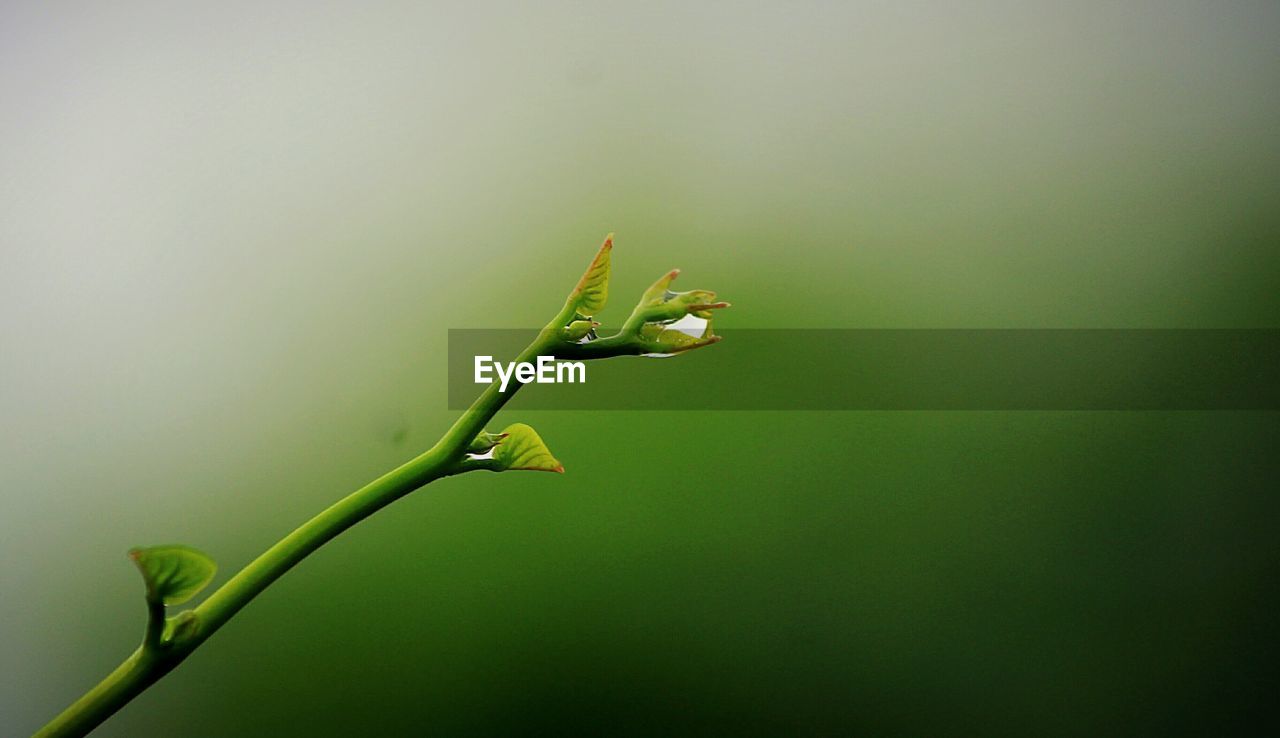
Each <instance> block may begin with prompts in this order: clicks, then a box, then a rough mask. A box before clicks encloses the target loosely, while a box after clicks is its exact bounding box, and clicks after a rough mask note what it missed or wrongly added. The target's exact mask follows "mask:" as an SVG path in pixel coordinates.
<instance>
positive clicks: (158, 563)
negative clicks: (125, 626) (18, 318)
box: [129, 544, 218, 605]
mask: <svg viewBox="0 0 1280 738" xmlns="http://www.w3.org/2000/svg"><path fill="white" fill-rule="evenodd" d="M129 558H130V559H132V560H133V563H134V565H135V566H137V567H138V571H140V572H142V579H143V580H144V581H145V582H146V584H147V599H148V600H151V601H156V600H159V601H161V602H163V603H164V604H166V605H181V604H182V603H184V602H186V601H187V600H189V599H191V598H192V597H194V596H195V595H196V594H197V593H199V592H200V590H202V589H204V588H205V586H207V585H208V584H209V582H210V581H211V580H212V579H213V575H214V574H216V573H217V571H218V565H217V564H215V563H214V561H213V559H211V558H209V556H208V555H207V554H205V553H204V552H202V551H198V550H196V549H194V548H191V547H190V546H182V545H177V544H174V545H168V546H147V547H142V548H134V549H130V550H129Z"/></svg>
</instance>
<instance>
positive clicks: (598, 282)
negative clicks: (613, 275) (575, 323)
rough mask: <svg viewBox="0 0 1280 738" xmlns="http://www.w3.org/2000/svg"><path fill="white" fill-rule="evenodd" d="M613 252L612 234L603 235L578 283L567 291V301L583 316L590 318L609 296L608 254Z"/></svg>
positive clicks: (602, 306)
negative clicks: (598, 248)
mask: <svg viewBox="0 0 1280 738" xmlns="http://www.w3.org/2000/svg"><path fill="white" fill-rule="evenodd" d="M612 252H613V234H612V233H610V234H609V235H608V236H606V237H605V239H604V243H603V244H602V245H601V246H600V250H599V251H597V252H596V258H594V259H592V260H591V265H590V266H588V267H587V271H586V272H585V273H583V275H582V279H580V280H578V285H577V286H576V287H574V288H573V292H571V293H569V300H568V303H569V304H570V305H572V306H573V309H574V311H575V312H576V313H577V314H578V315H579V316H580V317H583V318H590V317H591V316H593V315H595V314H596V313H599V312H600V310H601V309H602V308H604V303H605V301H606V300H607V299H608V297H609V255H610V254H611V253H612Z"/></svg>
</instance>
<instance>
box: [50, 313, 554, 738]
mask: <svg viewBox="0 0 1280 738" xmlns="http://www.w3.org/2000/svg"><path fill="white" fill-rule="evenodd" d="M571 313H572V308H571V306H566V308H565V309H564V310H562V311H561V312H560V314H559V315H557V316H556V318H555V319H554V320H552V322H551V323H550V324H548V326H547V328H546V329H544V330H543V331H542V332H541V333H540V334H539V335H538V337H537V338H536V339H535V340H534V341H533V343H531V344H529V346H528V347H526V348H525V349H524V351H521V352H520V356H519V358H518V359H517V361H529V360H530V359H532V358H536V357H537V356H538V355H540V354H542V353H544V352H546V351H547V350H548V349H550V348H552V347H553V346H554V345H556V340H557V339H556V336H557V335H558V333H557V332H558V331H559V329H560V326H561V324H562V323H563V322H564V321H565V320H567V319H568V316H569V314H571ZM520 387H521V385H520V383H518V382H512V383H510V384H509V385H508V387H507V389H506V390H505V391H502V390H499V389H498V385H497V384H496V383H494V384H491V385H489V386H488V387H487V388H486V389H485V390H484V392H482V393H481V394H480V396H479V397H478V398H476V401H475V402H474V403H472V405H471V407H470V408H468V409H467V410H466V412H464V413H463V414H462V416H461V417H459V418H458V420H457V421H455V422H454V424H453V425H452V426H451V427H450V428H449V430H448V431H446V432H445V434H444V436H443V437H441V439H440V440H439V441H437V442H436V444H435V445H434V446H432V447H431V448H430V449H429V450H427V451H426V452H425V453H423V454H421V455H420V456H418V457H417V458H414V459H412V460H410V461H408V462H406V463H405V464H403V465H401V466H399V467H397V468H396V469H393V470H392V471H389V472H387V473H386V474H383V475H382V476H381V477H378V478H377V479H375V480H373V481H372V482H369V483H368V484H366V485H365V486H363V487H361V488H360V489H358V490H356V491H355V492H352V493H351V494H349V495H347V496H346V497H344V498H342V499H341V500H338V501H337V502H336V503H334V504H333V505H331V506H329V507H328V508H327V509H325V510H324V511H323V512H321V513H320V514H319V515H316V516H315V517H314V518H311V519H310V520H308V521H307V522H305V523H303V524H302V525H301V526H299V527H298V528H297V529H296V530H294V531H293V532H292V533H290V534H289V535H287V536H285V537H284V538H282V539H280V541H279V542H277V543H276V544H275V545H274V546H272V547H271V548H269V549H267V550H266V551H264V552H263V553H262V554H261V555H260V556H258V558H256V559H254V560H253V561H251V562H249V564H248V565H247V566H245V567H244V568H243V569H241V570H240V571H239V572H237V573H236V574H235V576H233V577H231V579H229V580H227V581H226V583H224V584H223V585H222V586H221V587H219V588H218V589H217V590H216V591H214V592H213V594H211V595H209V597H208V598H206V599H205V601H204V602H202V603H201V604H200V606H199V607H197V608H195V610H194V611H192V612H193V615H194V618H193V623H194V626H193V627H190V628H187V629H184V630H183V631H182V632H181V633H180V634H175V636H174V638H173V639H172V640H170V641H165V640H164V639H163V634H164V626H165V618H164V605H163V604H162V603H159V602H156V603H150V602H149V603H148V618H147V631H146V635H145V636H144V638H143V644H142V645H141V646H139V647H138V650H136V651H134V653H133V654H132V655H131V656H129V658H127V659H125V661H124V663H122V664H120V666H118V667H116V669H115V671H113V672H111V673H110V674H108V675H107V677H106V678H105V679H103V680H102V681H101V682H99V683H98V685H97V686H96V687H94V688H93V689H91V690H89V691H88V692H87V693H85V695H84V696H83V697H81V698H80V699H78V700H76V701H75V702H74V703H72V704H71V706H70V707H68V708H67V709H66V710H64V711H63V712H62V713H61V714H60V715H58V716H57V717H56V718H54V719H53V720H52V721H50V722H49V724H48V725H46V726H44V728H42V729H41V730H40V731H39V732H38V733H36V737H37V738H63V737H68V736H83V735H86V734H88V733H89V731H91V730H93V729H94V728H96V727H97V726H98V725H99V724H101V723H102V721H104V720H106V719H107V718H109V717H111V716H112V715H113V714H115V712H116V711H118V710H119V709H120V708H121V707H124V706H125V705H126V704H128V703H129V701H130V700H132V699H133V698H134V697H137V696H138V695H139V694H141V693H142V692H143V690H145V689H146V688H147V687H150V686H151V685H152V684H154V683H155V682H156V680H158V679H160V678H161V677H163V676H164V675H165V674H167V673H169V672H170V671H171V670H172V669H173V668H174V667H176V666H177V665H178V664H180V663H182V661H183V660H184V659H186V657H187V656H189V655H190V654H191V652H192V651H194V650H195V649H196V648H197V647H199V646H200V644H202V643H204V642H205V641H206V640H208V638H209V637H210V636H212V635H213V634H214V633H215V632H217V630H218V629H219V628H221V627H222V626H223V625H225V624H226V623H227V621H228V620H230V619H231V618H232V617H233V616H234V615H235V614H236V613H237V612H240V610H241V609H243V608H244V606H245V605H248V604H249V602H250V601H251V600H253V598H254V597H257V596H258V595H259V594H261V593H262V591H263V590H265V589H266V588H267V587H269V586H270V585H271V583H272V582H274V581H276V580H277V579H279V578H280V577H281V576H283V575H284V574H285V572H287V571H289V570H290V569H292V568H293V567H294V566H296V565H297V564H298V562H300V561H302V560H303V559H305V558H306V557H307V556H308V555H310V554H311V553H312V552H314V551H315V550H316V549H318V548H320V547H321V546H323V545H324V544H326V543H328V542H329V541H331V540H333V539H334V538H335V537H337V536H338V535H339V534H340V533H342V532H343V531H345V530H347V529H348V528H350V527H351V526H353V525H355V524H356V523H359V522H360V521H361V520H364V519H365V518H367V517H369V516H370V515H372V514H374V513H375V512H377V511H378V510H381V509H382V508H384V507H386V506H387V505H389V504H391V503H392V502H395V501H396V500H398V499H400V498H401V497H404V496H405V495H407V494H409V493H410V492H412V491H414V490H416V489H419V488H421V487H422V486H423V485H426V484H428V483H430V482H432V481H434V480H436V479H439V478H440V477H443V476H448V475H450V474H454V473H457V471H458V465H457V462H458V460H459V459H460V458H461V457H462V456H463V455H464V453H465V450H466V447H467V444H469V443H470V442H471V440H472V439H473V438H475V437H476V435H478V434H479V433H480V431H482V430H484V426H485V425H486V424H487V423H488V422H489V421H490V420H491V419H492V418H493V416H494V415H496V414H497V412H498V411H499V410H500V409H502V406H503V405H505V404H506V403H507V401H508V400H510V399H511V397H512V396H513V395H515V393H516V392H517V391H518V390H519V389H520Z"/></svg>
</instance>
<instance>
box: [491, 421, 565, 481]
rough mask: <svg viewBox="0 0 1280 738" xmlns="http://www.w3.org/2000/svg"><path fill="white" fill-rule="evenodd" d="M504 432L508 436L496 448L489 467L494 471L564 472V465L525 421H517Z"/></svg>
mask: <svg viewBox="0 0 1280 738" xmlns="http://www.w3.org/2000/svg"><path fill="white" fill-rule="evenodd" d="M503 433H505V434H506V436H507V437H506V438H504V439H503V440H502V443H499V444H498V446H497V448H495V449H494V452H493V459H492V465H491V466H490V467H489V468H491V469H493V470H494V471H508V470H511V471H549V472H557V473H563V472H564V465H563V464H561V463H560V462H559V461H557V460H556V457H554V456H552V455H551V451H550V450H549V449H548V448H547V444H545V443H543V442H542V438H541V437H539V436H538V432H537V431H535V430H534V429H533V428H530V427H529V426H527V425H525V424H524V423H516V424H515V425H512V426H509V427H508V428H506V429H505V430H504V431H503Z"/></svg>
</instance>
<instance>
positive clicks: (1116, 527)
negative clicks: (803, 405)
mask: <svg viewBox="0 0 1280 738" xmlns="http://www.w3.org/2000/svg"><path fill="white" fill-rule="evenodd" d="M1278 33H1280V5H1277V4H1276V3H1275V2H1273V1H1271V0H1266V1H1264V2H1233V3H1215V2H1184V1H1170V2H1154V1H1150V0H1149V1H1146V2H1131V3H1104V2H1093V1H1089V2H1081V3H1071V4H1065V3H1063V4H1056V3H1039V2H1036V3H1025V2H976V3H966V4H956V3H919V2H912V1H910V0H908V1H906V2H903V1H899V2H855V3H841V4H837V3H830V2H823V3H719V2H699V3H693V4H690V3H663V2H658V3H594V4H586V3H570V2H560V3H542V4H517V3H505V4H485V3H478V4H477V3H453V4H446V3H430V4H410V3H404V4H397V3H363V4H356V3H348V4H337V3H307V4H303V3H281V4H272V5H270V6H263V5H260V4H249V3H243V4H241V3H221V4H216V5H207V6H204V7H190V6H188V7H179V6H175V5H172V4H160V3H148V2H138V1H134V0H130V1H128V2H122V3H110V4H96V5H93V4H89V5H84V4H82V5H78V6H71V5H63V4H58V3H36V2H5V3H4V4H3V6H0V555H2V556H3V561H4V566H3V567H0V734H3V735H6V736H7V735H25V734H26V733H28V732H30V731H32V730H34V729H36V728H37V727H38V726H39V725H41V724H43V722H44V721H45V720H47V719H48V718H50V717H51V716H52V715H54V714H55V713H56V712H58V711H59V710H61V709H62V708H63V707H64V706H65V705H66V704H67V703H69V702H70V701H71V700H72V699H73V698H75V697H76V696H78V695H79V694H81V693H82V692H83V691H84V690H85V689H87V688H88V687H89V686H91V685H92V684H94V683H95V682H96V681H97V680H98V679H100V678H101V677H102V676H104V675H105V674H106V673H107V672H108V671H109V670H110V669H111V668H113V667H114V666H115V665H116V664H117V663H118V662H119V661H120V660H121V659H122V658H123V657H124V656H126V655H127V654H128V653H129V652H130V651H131V650H132V649H133V648H134V646H135V644H136V643H137V641H138V639H139V637H140V633H141V628H142V623H143V607H142V597H141V595H142V586H141V583H140V581H139V580H138V576H137V574H136V572H135V571H133V569H132V567H131V566H130V565H129V563H128V561H127V560H126V558H125V556H124V553H125V551H126V550H127V549H128V548H129V547H131V546H134V545H139V544H153V543H161V542H171V541H178V542H185V543H189V544H192V545H195V546H198V547H200V548H203V549H204V550H206V551H208V552H210V553H211V554H212V555H213V556H214V557H215V558H216V559H217V560H218V561H219V562H220V564H221V566H222V572H221V573H220V574H219V578H218V580H217V581H218V582H221V581H223V580H225V578H226V576H227V575H229V574H230V573H231V572H233V571H234V570H236V569H238V568H239V567H240V566H242V565H243V564H244V563H246V562H247V561H249V560H250V559H251V558H252V557H253V556H255V555H256V554H257V553H259V552H260V551H261V550H262V549H264V548H265V547H266V546H267V545H269V544H270V543H272V542H274V541H275V540H276V539H277V538H278V537H280V536H281V535H283V534H285V533H286V532H288V531H289V530H291V529H292V528H293V527H294V526H295V525H297V524H298V523H300V522H301V521H303V520H305V519H306V518H307V517H309V516H310V515H311V514H313V513H314V512H316V511H317V510H319V509H320V508H321V507H323V506H324V505H326V504H328V503H329V502H330V501H332V500H334V499H336V498H337V497H339V496H341V495H343V494H345V493H347V492H349V491H350V490H351V489H353V488H355V487H356V486H358V485H360V484H361V483H363V482H365V481H367V480H368V479H370V478H371V477H373V476H375V475H377V474H379V473H381V472H382V471H384V470H386V469H388V468H390V467H391V466H393V465H395V464H397V463H399V462H401V461H403V460H405V459H407V458H409V457H411V456H412V455H414V454H416V453H417V452H418V451H420V450H422V449H423V448H425V447H426V446H428V445H429V444H430V443H432V442H433V441H434V440H435V438H436V437H437V435H438V434H439V433H440V432H442V431H443V430H444V428H446V427H447V425H448V423H449V422H450V421H451V418H452V415H453V414H452V413H449V412H447V411H446V410H445V397H446V387H445V379H444V377H445V362H444V357H443V352H444V348H445V345H446V330H447V329H448V328H450V327H454V328H492V327H513V328H524V327H531V326H537V325H540V324H541V323H542V322H543V321H544V320H545V319H546V318H547V317H548V316H549V315H550V314H552V313H553V312H554V310H555V309H556V308H558V307H559V305H560V304H561V300H562V299H563V297H564V294H565V293H566V292H567V290H568V289H569V288H570V287H571V286H572V284H573V283H574V281H575V280H576V279H577V277H578V275H579V274H580V273H581V270H582V268H583V267H584V266H585V263H586V261H587V260H589V258H590V256H591V254H592V252H593V251H594V249H595V247H596V246H597V245H598V243H599V239H600V238H601V236H602V235H603V234H604V233H605V232H607V231H616V232H617V233H618V239H617V248H616V251H615V257H614V275H615V276H614V280H613V288H612V290H611V292H612V295H613V296H614V302H613V304H612V309H611V310H608V311H607V312H606V317H608V318H611V319H615V320H616V319H618V318H620V317H621V314H625V309H626V307H627V306H629V305H630V303H631V302H632V300H633V297H634V296H636V295H638V293H639V291H640V290H642V289H643V287H644V286H646V285H647V284H648V283H649V282H650V281H652V280H653V279H654V278H655V277H656V276H658V275H659V274H661V273H662V272H663V271H664V270H666V269H670V268H672V267H682V268H683V269H684V276H682V277H681V281H682V282H684V283H685V286H686V287H701V288H709V289H715V290H718V291H719V292H720V293H721V295H722V296H723V297H725V298H727V299H729V300H732V301H733V302H734V305H735V306H734V308H733V309H732V310H731V311H728V312H727V313H726V314H725V315H724V316H723V318H722V319H721V322H722V323H723V324H724V326H725V327H738V328H782V327H819V328H862V327H895V328H911V327H1013V328H1018V327H1126V328H1129V327H1138V328H1142V327H1209V328H1212V327H1280V290H1278V289H1277V288H1278V287H1280V255H1278V254H1277V245H1280V208H1277V203H1280V137H1278V136H1277V131H1280V46H1278V45H1277V44H1276V38H1277V34H1278ZM712 350H714V349H712ZM797 360H798V363H802V362H803V357H797ZM700 361H701V357H699V356H698V355H696V354H695V355H690V356H687V357H682V358H680V359H677V360H672V361H671V362H667V363H664V364H663V366H662V369H663V370H664V371H668V372H698V371H699V370H700ZM738 369H739V370H740V371H743V372H750V371H753V367H751V366H743V367H739V368H738ZM592 370H593V371H597V372H604V371H608V365H594V366H593V367H592ZM707 381H708V382H714V381H715V379H714V377H713V376H708V377H707ZM797 381H803V378H802V377H800V376H799V375H798V376H797ZM532 390H536V388H531V391H532ZM514 420H524V421H527V422H530V423H531V424H533V425H534V426H535V427H537V428H538V430H539V431H540V433H541V434H542V436H543V437H544V438H545V439H546V440H547V442H548V444H549V445H550V446H551V448H552V449H553V450H554V451H555V452H556V454H557V455H558V456H559V458H561V459H562V460H563V461H564V462H565V464H566V466H567V467H568V473H566V474H565V475H563V476H558V475H538V474H529V475H514V474H508V475H472V476H469V477H466V478H457V479H450V480H445V481H443V482H441V483H439V484H436V485H433V486H431V487H430V488H428V489H427V490H424V491H422V492H420V493H418V494H416V495H413V496H411V497H409V498H406V499H405V500H403V501H401V502H399V503H397V504H395V505H393V506H392V507H391V508H389V509H387V510H386V511H384V512H382V513H380V514H379V515H377V516H375V517H374V518H372V519H370V520H369V521H367V522H365V523H363V524H361V525H360V526H358V527H357V528H356V529H354V530H353V531H351V532H349V533H348V534H346V535H344V536H342V537H341V538H340V539H338V540H337V541H335V542H334V543H332V544H330V545H329V546H327V547H326V548H324V549H322V550H321V551H320V552H319V553H318V554H316V555H315V556H314V557H312V558H311V559H309V560H308V561H306V562H305V563H304V564H303V565H302V566H301V567H299V568H298V569H296V570H295V571H294V572H292V573H290V574H289V575H288V576H286V577H285V578H284V579H282V580H281V581H280V582H278V583H277V584H276V585H275V586H273V587H272V588H271V589H270V590H269V591H268V592H267V593H266V594H265V595H263V596H262V597H261V598H260V599H258V600H257V601H255V602H254V603H253V604H252V605H251V606H250V607H249V608H247V609H246V610H245V611H244V612H243V613H242V614H241V615H240V616H238V617H237V618H236V619H235V620H234V621H232V622H231V623H230V624H229V625H228V626H227V627H226V628H225V629H224V630H223V631H221V632H220V633H219V634H218V635H217V636H216V637H214V638H213V639H212V640H211V641H210V642H209V643H208V644H206V646H205V647H204V648H203V649H201V650H200V651H199V652H197V653H196V654H195V655H194V656H193V657H192V658H191V659H190V660H188V661H187V662H186V663H185V664H184V665H183V666H182V667H181V668H179V669H178V670H177V671H176V672H174V673H173V674H171V675H170V676H169V677H167V678H166V679H165V680H163V681H162V682H161V683H160V684H159V685H157V686H156V687H155V688H153V689H152V690H150V691H149V692H147V693H146V694H145V695H143V696H142V697H141V698H140V699H138V700H137V701H136V702H134V703H133V704H131V705H130V706H128V707H127V708H126V709H125V710H124V711H122V712H121V713H120V714H119V715H117V716H116V717H115V718H113V719H112V720H111V721H110V722H108V723H107V724H106V725H105V726H104V727H103V728H102V729H101V731H100V734H101V735H103V736H171V735H184V736H228V735H247V736H280V735H317V736H325V735H333V736H340V735H342V736H345V735H395V734H405V735H463V734H472V733H481V734H483V733H491V734H507V735H532V734H556V735H561V734H575V733H582V732H590V733H597V734H617V735H625V734H632V735H654V734H678V733H693V732H698V733H705V734H726V733H766V734H774V735H786V734H827V735H836V734H847V733H849V732H862V733H866V734H872V735H889V734H902V735H938V734H951V735H999V734H1012V735H1055V734H1062V735H1097V734H1152V735H1157V734H1160V735H1162V734H1166V733H1169V732H1175V731H1185V730H1191V731H1200V732H1204V733H1209V734H1223V733H1232V732H1245V731H1246V730H1248V731H1249V732H1253V731H1258V732H1265V726H1264V725H1263V724H1262V721H1264V720H1274V716H1273V711H1272V710H1271V706H1270V704H1269V702H1270V701H1271V700H1272V699H1273V698H1274V693H1275V683H1276V681H1275V680H1276V678H1277V674H1276V666H1275V664H1276V656H1277V654H1276V650H1277V649H1276V647H1275V638H1274V622H1275V620H1276V616H1277V612H1276V609H1275V607H1274V605H1273V603H1272V599H1273V597H1274V594H1275V591H1274V590H1275V582H1276V575H1277V571H1278V569H1280V567H1278V564H1280V546H1277V538H1278V537H1280V500H1278V499H1277V496H1276V494H1275V488H1276V486H1277V485H1276V481H1277V479H1278V478H1280V461H1277V453H1276V451H1277V448H1280V443H1278V442H1280V418H1277V415H1276V414H1275V413H1227V412H1213V413H1191V412H1169V413H1118V412H1097V413H1087V412H1077V413H1034V412H1015V413H996V412H955V413H928V412H898V413H894V412H883V413H877V412H849V413H820V412H806V413H764V412H762V413H748V412H737V413H733V412H725V413H708V412H661V413H658V412H591V413H586V412H578V413H571V412H554V411H545V412H535V413H529V414H527V415H524V416H521V417H519V418H515V417H511V416H510V415H504V416H500V417H499V422H502V421H514Z"/></svg>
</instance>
